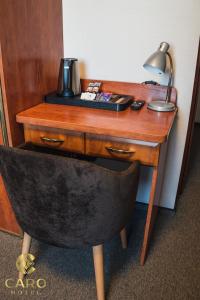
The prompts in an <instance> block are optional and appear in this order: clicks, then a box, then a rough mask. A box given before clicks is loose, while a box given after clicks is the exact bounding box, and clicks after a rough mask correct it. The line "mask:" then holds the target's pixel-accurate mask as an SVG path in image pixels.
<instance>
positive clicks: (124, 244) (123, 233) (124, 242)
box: [120, 228, 127, 249]
mask: <svg viewBox="0 0 200 300" xmlns="http://www.w3.org/2000/svg"><path fill="white" fill-rule="evenodd" d="M120 237H121V243H122V248H123V249H126V248H127V235H126V228H123V229H122V230H121V231H120Z"/></svg>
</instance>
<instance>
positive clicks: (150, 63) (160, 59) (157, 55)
mask: <svg viewBox="0 0 200 300" xmlns="http://www.w3.org/2000/svg"><path fill="white" fill-rule="evenodd" d="M168 49H169V44H168V43H166V42H162V43H161V44H160V47H159V48H158V50H157V51H156V52H154V53H153V54H152V55H151V56H150V57H149V58H148V59H147V61H146V62H145V63H144V65H143V67H144V68H145V69H146V70H147V71H149V72H150V73H153V74H159V75H163V74H164V73H165V69H166V61H167V56H168V57H169V61H170V75H169V82H168V87H167V95H166V101H161V100H160V101H159V100H156V101H152V102H150V103H149V104H148V108H149V109H152V110H155V111H173V110H174V109H175V105H174V104H173V103H171V102H170V95H171V83H172V75H173V63H172V58H171V56H170V54H169V52H168Z"/></svg>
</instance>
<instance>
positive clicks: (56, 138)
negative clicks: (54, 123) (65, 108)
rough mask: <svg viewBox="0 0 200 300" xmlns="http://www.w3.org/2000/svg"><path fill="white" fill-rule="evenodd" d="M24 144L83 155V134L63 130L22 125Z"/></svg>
mask: <svg viewBox="0 0 200 300" xmlns="http://www.w3.org/2000/svg"><path fill="white" fill-rule="evenodd" d="M24 135H25V141H26V142H32V143H35V144H37V145H40V146H44V147H52V148H57V149H61V150H68V151H72V152H78V153H84V134H83V133H80V132H74V131H69V130H64V129H57V128H49V127H41V126H33V125H24Z"/></svg>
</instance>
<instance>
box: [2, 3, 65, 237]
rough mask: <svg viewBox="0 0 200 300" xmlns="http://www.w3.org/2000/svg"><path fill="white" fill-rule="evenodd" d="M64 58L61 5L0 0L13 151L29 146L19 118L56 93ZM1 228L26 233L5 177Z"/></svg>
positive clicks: (4, 78) (6, 108) (6, 109)
mask: <svg viewBox="0 0 200 300" xmlns="http://www.w3.org/2000/svg"><path fill="white" fill-rule="evenodd" d="M62 56H63V40H62V1H61V0H0V83H1V90H2V98H3V107H4V112H5V119H6V127H7V133H8V141H9V145H10V146H16V145H18V144H20V143H22V142H23V141H24V135H23V128H22V125H20V124H17V123H16V114H17V113H18V112H20V111H23V110H24V109H27V108H29V107H32V106H34V105H36V104H38V103H40V102H42V99H43V95H45V94H46V93H48V92H50V91H53V90H55V89H56V87H57V78H58V71H59V62H60V58H61V57H62ZM0 143H1V144H2V143H3V135H2V132H1V131H0ZM0 229H1V230H5V231H7V232H12V233H15V234H19V232H20V228H19V226H18V224H17V222H16V219H15V217H14V213H13V211H12V207H11V205H10V202H9V199H8V196H7V193H6V189H5V186H4V184H3V181H2V178H1V177H0Z"/></svg>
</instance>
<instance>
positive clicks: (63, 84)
mask: <svg viewBox="0 0 200 300" xmlns="http://www.w3.org/2000/svg"><path fill="white" fill-rule="evenodd" d="M78 94H80V76H79V70H78V59H77V58H61V61H60V70H59V78H58V89H57V95H58V96H60V97H73V96H76V95H78Z"/></svg>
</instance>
